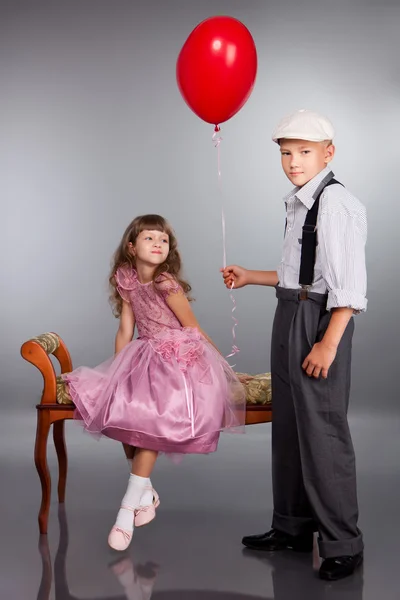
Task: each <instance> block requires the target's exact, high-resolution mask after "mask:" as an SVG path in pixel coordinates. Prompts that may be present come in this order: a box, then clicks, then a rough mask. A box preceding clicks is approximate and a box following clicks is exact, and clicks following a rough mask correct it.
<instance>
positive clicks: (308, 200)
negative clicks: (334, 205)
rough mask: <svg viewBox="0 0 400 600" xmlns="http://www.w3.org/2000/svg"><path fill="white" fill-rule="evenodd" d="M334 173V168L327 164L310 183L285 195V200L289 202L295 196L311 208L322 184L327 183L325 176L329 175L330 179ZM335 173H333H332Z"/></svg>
mask: <svg viewBox="0 0 400 600" xmlns="http://www.w3.org/2000/svg"><path fill="white" fill-rule="evenodd" d="M331 173H332V169H331V168H330V167H329V166H327V167H325V169H323V170H322V171H320V172H319V173H318V175H316V176H315V177H313V179H311V180H310V181H309V182H308V183H306V184H305V185H303V187H295V188H294V189H293V190H292V191H291V192H290V193H289V194H287V195H286V196H285V197H284V201H285V202H286V203H287V202H289V201H290V200H291V199H293V198H294V197H296V198H297V199H298V200H300V202H302V203H303V204H304V206H305V207H306V208H307V209H308V210H310V208H311V207H312V205H313V204H314V200H315V198H316V197H317V195H318V193H319V191H320V188H321V185H323V184H324V183H325V178H326V177H327V176H328V175H329V179H331V177H330V174H331ZM332 175H333V173H332Z"/></svg>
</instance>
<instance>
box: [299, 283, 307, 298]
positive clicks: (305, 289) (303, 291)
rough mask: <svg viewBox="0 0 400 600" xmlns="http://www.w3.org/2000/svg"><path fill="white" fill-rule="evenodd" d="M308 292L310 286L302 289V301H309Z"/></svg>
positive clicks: (300, 295)
mask: <svg viewBox="0 0 400 600" xmlns="http://www.w3.org/2000/svg"><path fill="white" fill-rule="evenodd" d="M308 290H309V286H304V287H302V288H301V290H300V292H299V299H300V300H308Z"/></svg>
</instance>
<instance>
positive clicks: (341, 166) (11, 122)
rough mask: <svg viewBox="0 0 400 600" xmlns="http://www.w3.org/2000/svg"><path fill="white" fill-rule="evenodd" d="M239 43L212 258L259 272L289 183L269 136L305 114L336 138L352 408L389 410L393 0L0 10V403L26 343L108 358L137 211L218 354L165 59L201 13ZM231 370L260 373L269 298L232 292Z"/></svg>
mask: <svg viewBox="0 0 400 600" xmlns="http://www.w3.org/2000/svg"><path fill="white" fill-rule="evenodd" d="M221 13H222V14H229V15H231V16H234V17H237V18H239V19H241V20H242V21H243V22H244V23H245V24H246V25H247V26H248V27H249V29H250V31H251V32H252V34H253V36H254V39H255V42H256V45H257V50H258V58H259V70H258V78H257V83H256V87H255V89H254V92H253V94H252V96H251V98H250V99H249V101H248V103H247V104H246V105H245V107H244V108H243V109H242V110H241V111H240V112H239V114H238V115H237V116H235V117H234V118H233V119H232V120H230V121H229V122H227V123H226V124H225V125H224V126H223V131H222V135H223V142H222V147H221V152H222V177H223V190H224V204H225V211H226V217H227V234H228V261H229V262H238V263H240V264H243V265H244V266H248V267H251V268H255V269H263V268H265V269H273V268H276V265H277V263H278V261H279V259H280V247H281V243H282V235H283V222H284V207H283V203H282V200H281V198H282V196H283V195H284V194H285V193H286V192H287V191H288V190H289V189H290V183H289V182H288V181H287V180H286V179H285V176H284V174H283V172H282V171H281V168H280V163H279V155H278V151H277V148H276V146H275V145H274V144H273V143H272V142H271V141H270V133H271V130H272V128H273V127H274V125H275V123H276V121H277V120H278V119H279V118H280V117H281V116H283V115H284V114H285V113H287V112H289V111H292V110H294V109H297V108H302V107H307V108H312V109H315V110H317V111H320V112H323V113H326V114H327V115H328V116H329V117H330V118H331V119H332V121H333V122H334V125H335V127H336V129H337V138H336V145H337V157H336V159H335V161H334V170H335V173H336V175H337V176H338V178H340V180H341V181H343V182H344V183H345V184H346V185H347V186H348V187H349V188H350V189H351V190H352V191H353V192H354V193H355V194H356V195H357V196H358V197H359V198H360V199H361V200H362V201H363V202H364V203H365V205H366V206H367V210H368V216H369V240H368V254H367V259H368V276H369V285H368V298H369V309H368V312H367V314H366V315H365V316H360V317H358V318H357V327H356V337H355V343H354V369H353V373H354V376H353V392H354V393H353V406H354V407H356V408H362V409H364V408H367V407H368V408H372V407H378V409H379V410H380V409H381V408H383V409H385V410H386V409H387V410H389V409H397V408H398V394H397V393H396V387H395V381H396V375H397V373H396V369H397V368H398V362H399V361H398V359H399V350H398V343H397V338H398V331H399V324H398V320H397V302H398V294H399V279H398V262H397V261H398V249H399V243H398V235H397V232H398V221H399V208H398V201H399V194H398V189H399V186H398V181H397V180H398V168H399V165H398V139H399V134H400V120H399V100H400V90H399V66H398V61H399V59H398V56H399V41H398V32H399V18H400V9H399V5H398V2H397V0H392V1H390V0H381V1H380V2H379V5H378V2H377V0H375V2H368V1H362V2H361V1H356V0H346V1H343V0H335V2H331V1H330V2H328V1H325V0H323V1H316V0H279V2H278V1H277V0H276V1H273V0H270V1H256V0H246V1H245V0H241V1H238V0H236V1H235V0H230V1H229V0H226V1H223V0H202V1H201V2H200V1H199V2H195V1H193V2H191V1H188V0H187V1H183V0H182V1H177V0H164V1H158V2H157V1H155V0H142V1H137V0H131V1H128V0H113V1H111V0H108V1H106V0H96V1H94V0H92V1H90V0H86V1H82V0H68V2H67V1H64V2H54V1H53V2H46V1H44V0H35V1H28V0H27V1H21V0H9V1H6V0H2V1H1V13H0V78H1V79H0V90H1V92H0V154H1V160H0V169H1V178H0V186H1V189H0V198H1V203H2V211H1V214H2V219H1V231H2V233H1V237H0V244H1V248H0V250H1V283H2V290H1V296H0V298H1V336H0V339H1V390H0V401H1V405H2V406H5V405H7V404H9V403H10V402H12V404H13V406H15V407H16V408H21V409H24V408H26V407H28V406H32V405H33V403H34V401H35V399H36V398H35V394H36V393H37V394H39V393H40V386H41V380H40V376H39V374H38V373H37V372H35V370H34V369H33V368H32V367H31V366H30V365H28V364H27V363H25V362H24V361H23V360H22V359H21V358H20V356H19V348H20V345H21V343H22V342H23V341H24V340H26V339H28V338H29V337H31V336H34V335H37V334H39V333H42V332H44V331H48V330H50V331H56V332H58V333H59V334H60V335H61V336H62V337H63V338H64V340H65V341H66V343H67V345H68V347H69V349H70V351H71V353H72V357H73V360H74V364H75V366H78V365H80V364H88V365H95V364H96V363H98V362H100V361H101V360H103V359H105V358H106V357H108V356H109V355H110V354H111V353H112V352H113V340H114V334H115V330H116V327H117V321H116V320H115V319H114V318H113V317H112V315H111V311H110V309H109V307H108V304H107V286H106V282H107V276H108V270H109V263H110V257H111V255H112V253H113V251H114V249H115V247H116V246H117V244H118V242H119V240H120V237H121V235H122V233H123V230H124V228H125V227H126V225H127V224H128V222H129V221H130V220H131V219H132V218H133V217H135V216H136V215H138V214H141V213H144V212H158V213H161V214H162V215H164V216H165V217H167V218H168V219H169V220H170V221H171V223H172V225H173V226H174V228H175V230H176V232H177V235H178V240H179V243H180V248H181V251H182V255H183V258H184V263H185V271H186V275H187V276H188V278H189V279H190V281H191V283H192V285H193V288H194V294H195V297H196V303H195V311H196V314H197V316H198V318H199V320H200V322H201V324H202V326H203V327H204V329H205V330H206V331H207V332H208V333H209V335H211V336H212V337H213V338H214V340H215V341H216V342H217V344H218V345H219V346H220V347H221V349H222V350H223V351H224V352H226V353H228V352H229V350H230V345H231V332H230V328H231V320H230V319H231V316H230V311H231V302H230V299H229V294H228V293H227V291H226V290H225V289H224V288H223V286H222V283H221V280H220V275H219V268H220V266H221V263H222V245H221V223H220V197H219V195H218V190H217V167H216V150H215V148H214V147H213V145H212V142H211V136H212V127H211V126H210V125H207V124H206V123H204V122H202V121H201V120H200V119H198V118H197V117H196V116H195V115H194V114H193V113H192V112H191V111H190V110H189V109H188V107H187V106H186V105H185V103H184V101H183V100H182V98H181V96H180V94H179V91H178V89H177V86H176V82H175V62H176V58H177V55H178V53H179V50H180V48H181V46H182V44H183V43H184V41H185V39H186V37H187V36H188V34H189V33H190V31H191V30H192V29H193V28H194V27H195V26H196V25H197V24H198V23H199V22H200V21H201V20H203V19H204V18H207V17H209V16H211V15H215V14H221ZM236 300H237V306H238V308H237V313H236V314H237V317H238V319H239V327H238V344H239V346H240V348H241V353H240V355H239V357H238V358H237V368H238V369H240V370H248V371H252V372H261V371H265V370H268V369H269V342H270V334H271V325H272V316H273V311H274V307H275V298H274V294H273V291H271V290H268V289H263V288H251V289H245V290H242V291H240V292H237V294H236Z"/></svg>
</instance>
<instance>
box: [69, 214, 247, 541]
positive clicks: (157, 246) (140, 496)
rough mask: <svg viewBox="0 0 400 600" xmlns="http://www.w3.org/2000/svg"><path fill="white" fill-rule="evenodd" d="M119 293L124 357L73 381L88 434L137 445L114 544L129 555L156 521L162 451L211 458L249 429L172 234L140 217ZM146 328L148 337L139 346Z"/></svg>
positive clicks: (114, 278)
mask: <svg viewBox="0 0 400 600" xmlns="http://www.w3.org/2000/svg"><path fill="white" fill-rule="evenodd" d="M114 258H115V260H114V266H113V268H112V271H111V276H110V285H111V288H112V291H113V293H112V297H111V300H112V303H113V305H114V313H115V315H116V316H117V317H119V319H120V325H119V329H118V332H117V335H116V340H115V352H116V356H115V357H114V358H112V359H109V360H108V361H106V362H105V363H103V364H102V365H100V366H98V367H96V368H95V369H89V368H87V367H80V368H78V369H76V370H75V371H73V372H72V373H69V374H66V375H64V379H65V380H66V381H67V383H68V385H69V390H70V394H71V396H72V399H73V401H74V404H75V406H76V417H77V418H79V419H81V420H83V422H84V426H85V429H86V430H87V431H90V432H92V433H101V434H103V435H106V436H108V437H110V438H113V439H115V440H119V441H120V442H122V443H123V444H124V446H125V452H126V453H127V457H128V458H129V448H128V447H129V446H131V447H132V446H133V447H135V449H136V450H135V452H134V455H133V461H132V470H131V475H130V479H129V483H128V488H127V491H126V494H125V496H124V497H123V499H122V503H121V508H120V510H119V512H118V515H117V519H116V522H115V525H114V526H113V528H112V530H111V532H110V535H109V538H108V543H109V544H110V546H111V547H112V548H114V549H115V550H125V549H126V548H127V547H128V546H129V544H130V542H131V539H132V534H133V529H134V525H136V526H139V525H144V524H146V523H148V522H149V521H151V520H152V519H153V518H154V516H155V509H156V508H157V506H158V505H159V503H160V501H159V497H158V495H157V493H156V492H155V490H154V489H153V487H152V485H151V482H150V475H151V472H152V470H153V467H154V465H155V462H156V460H157V456H158V453H159V452H165V453H181V454H182V453H196V454H207V453H209V452H214V451H215V450H216V449H217V444H218V439H219V435H220V431H221V430H222V429H229V428H237V427H238V426H240V425H243V424H244V422H245V391H244V386H243V385H242V383H241V382H240V381H239V380H238V378H237V376H236V375H235V373H234V372H233V371H232V369H231V368H230V366H229V365H228V363H227V362H226V361H225V359H224V358H223V357H222V356H221V354H219V352H218V350H217V349H216V347H215V346H214V344H213V342H212V341H211V340H210V338H209V337H208V336H207V335H206V334H205V333H204V332H203V331H202V330H201V329H200V326H199V324H198V322H197V320H196V317H195V316H194V314H193V312H192V309H191V307H190V303H189V302H190V297H189V292H190V290H191V287H190V285H189V284H188V283H187V282H185V281H184V280H183V279H182V277H181V258H180V255H179V252H178V250H177V241H176V238H175V236H174V233H173V231H172V230H171V227H170V226H169V224H168V223H167V222H166V220H165V219H163V218H162V217H160V216H158V215H145V216H142V217H137V218H136V219H134V221H132V223H131V224H130V225H129V226H128V228H127V229H126V231H125V233H124V236H123V238H122V240H121V243H120V245H119V247H118V249H117V251H116V254H115V257H114ZM135 326H137V329H138V333H139V337H138V339H136V340H134V341H132V338H133V334H134V329H135Z"/></svg>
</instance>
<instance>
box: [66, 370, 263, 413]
mask: <svg viewBox="0 0 400 600" xmlns="http://www.w3.org/2000/svg"><path fill="white" fill-rule="evenodd" d="M238 375H240V376H241V375H246V374H245V373H238ZM251 377H252V379H250V380H249V381H247V382H246V383H245V384H244V386H245V388H246V402H247V404H248V405H258V406H263V405H268V404H271V373H259V374H258V375H251ZM57 402H58V404H73V402H72V400H71V396H70V395H69V392H68V387H67V386H66V384H65V381H63V379H61V377H57Z"/></svg>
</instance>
